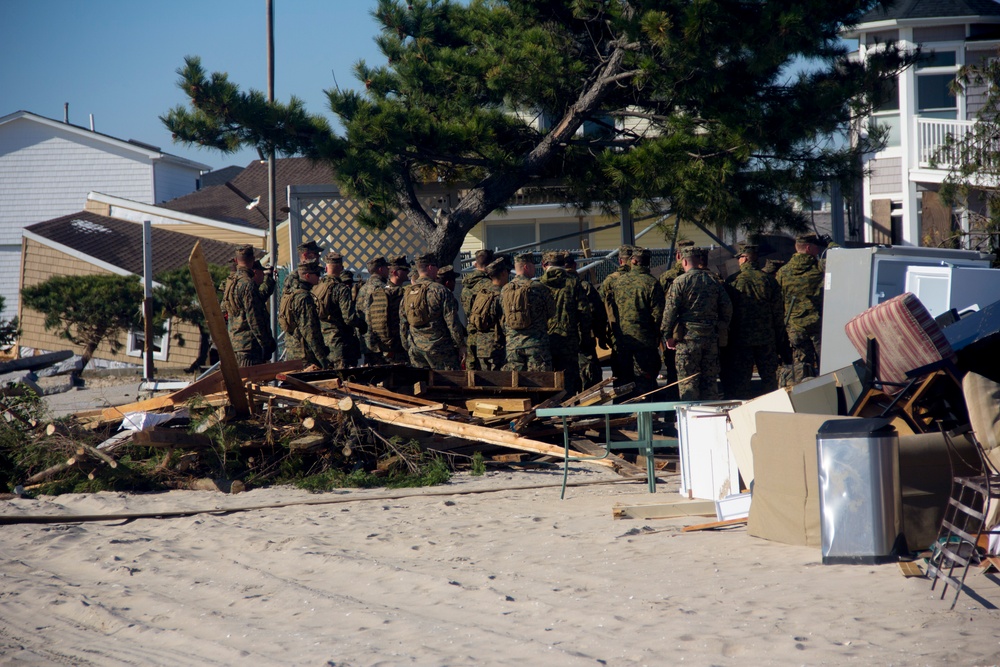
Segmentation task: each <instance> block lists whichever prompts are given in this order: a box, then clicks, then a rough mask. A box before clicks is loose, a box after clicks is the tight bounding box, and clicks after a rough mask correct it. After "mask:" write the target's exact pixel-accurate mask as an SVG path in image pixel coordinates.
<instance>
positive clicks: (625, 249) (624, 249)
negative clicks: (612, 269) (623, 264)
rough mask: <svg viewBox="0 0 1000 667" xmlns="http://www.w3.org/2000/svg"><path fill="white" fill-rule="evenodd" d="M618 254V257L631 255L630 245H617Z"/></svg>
mask: <svg viewBox="0 0 1000 667" xmlns="http://www.w3.org/2000/svg"><path fill="white" fill-rule="evenodd" d="M618 256H619V257H626V258H628V257H631V256H632V246H630V245H628V244H625V245H621V246H618Z"/></svg>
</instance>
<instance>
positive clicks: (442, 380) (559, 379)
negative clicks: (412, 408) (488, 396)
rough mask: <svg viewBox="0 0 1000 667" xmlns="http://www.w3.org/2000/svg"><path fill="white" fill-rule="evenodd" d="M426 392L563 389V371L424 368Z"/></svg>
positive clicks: (542, 390)
mask: <svg viewBox="0 0 1000 667" xmlns="http://www.w3.org/2000/svg"><path fill="white" fill-rule="evenodd" d="M425 382H426V384H425V386H424V387H423V389H424V390H425V391H428V392H430V391H435V390H442V391H458V392H466V391H470V392H483V391H487V392H495V391H497V390H504V389H516V390H517V391H518V392H524V393H532V392H544V391H549V392H551V391H559V390H561V389H563V388H564V383H563V374H562V371H554V372H552V371H435V370H428V371H427V380H426V381H425Z"/></svg>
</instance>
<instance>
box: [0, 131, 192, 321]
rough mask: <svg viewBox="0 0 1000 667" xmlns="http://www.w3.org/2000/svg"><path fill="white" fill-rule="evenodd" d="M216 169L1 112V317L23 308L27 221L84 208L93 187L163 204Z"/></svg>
mask: <svg viewBox="0 0 1000 667" xmlns="http://www.w3.org/2000/svg"><path fill="white" fill-rule="evenodd" d="M210 169H211V167H209V166H208V165H205V164H200V163H197V162H193V161H191V160H187V159H184V158H181V157H177V156H174V155H169V154H167V153H164V152H162V151H160V150H159V149H158V148H156V147H154V146H149V145H147V144H141V143H138V142H134V141H123V140H121V139H116V138H114V137H110V136H108V135H105V134H101V133H98V132H92V131H90V130H88V129H86V128H82V127H78V126H76V125H71V124H69V123H63V122H59V121H56V120H52V119H50V118H45V117H43V116H38V115H36V114H33V113H29V112H27V111H17V112H15V113H12V114H9V115H7V116H2V117H0V296H3V297H4V300H5V306H4V311H3V313H2V314H0V316H2V317H4V318H5V319H6V318H8V317H10V316H11V315H12V314H13V313H15V312H17V305H18V275H19V261H20V256H21V232H22V230H23V229H24V228H25V227H26V226H28V225H31V224H33V223H36V222H41V221H43V220H49V219H51V218H56V217H59V216H62V215H67V214H69V213H73V212H76V211H79V210H81V209H82V208H83V207H84V203H85V202H86V201H87V194H88V193H90V192H92V191H98V192H104V193H107V194H109V195H114V196H117V197H123V198H126V199H130V200H134V201H137V202H142V203H146V204H158V203H160V202H164V201H167V200H169V199H173V198H174V197H179V196H181V195H184V194H188V193H190V192H194V191H195V190H197V189H198V179H199V178H200V176H201V173H202V172H203V171H208V170H210Z"/></svg>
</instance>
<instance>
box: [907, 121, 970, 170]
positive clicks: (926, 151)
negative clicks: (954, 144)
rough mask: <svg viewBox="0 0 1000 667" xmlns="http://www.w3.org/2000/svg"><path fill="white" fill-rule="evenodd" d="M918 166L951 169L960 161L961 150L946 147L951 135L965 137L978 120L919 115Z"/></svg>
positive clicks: (958, 137) (917, 135)
mask: <svg viewBox="0 0 1000 667" xmlns="http://www.w3.org/2000/svg"><path fill="white" fill-rule="evenodd" d="M916 120H917V134H916V137H917V150H916V156H917V166H918V167H920V168H922V169H928V168H936V169H951V168H952V167H954V166H956V165H958V163H959V159H960V157H959V152H958V150H957V149H955V148H945V144H946V143H947V138H948V136H949V135H951V136H953V137H955V138H956V139H959V140H960V139H963V138H965V137H966V136H967V135H968V134H969V133H970V132H972V128H973V127H974V126H975V124H976V122H975V121H972V120H941V119H938V118H921V117H919V116H918V117H917V119H916Z"/></svg>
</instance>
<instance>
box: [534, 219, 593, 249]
mask: <svg viewBox="0 0 1000 667" xmlns="http://www.w3.org/2000/svg"><path fill="white" fill-rule="evenodd" d="M584 228H586V227H584ZM579 231H580V223H579V222H575V221H574V222H542V223H539V225H538V240H539V241H544V240H545V239H550V238H553V237H555V236H564V235H566V234H575V233H577V232H579ZM579 247H580V237H579V236H573V237H570V238H568V239H560V240H558V241H551V242H549V243H543V244H542V250H566V249H568V248H579Z"/></svg>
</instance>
